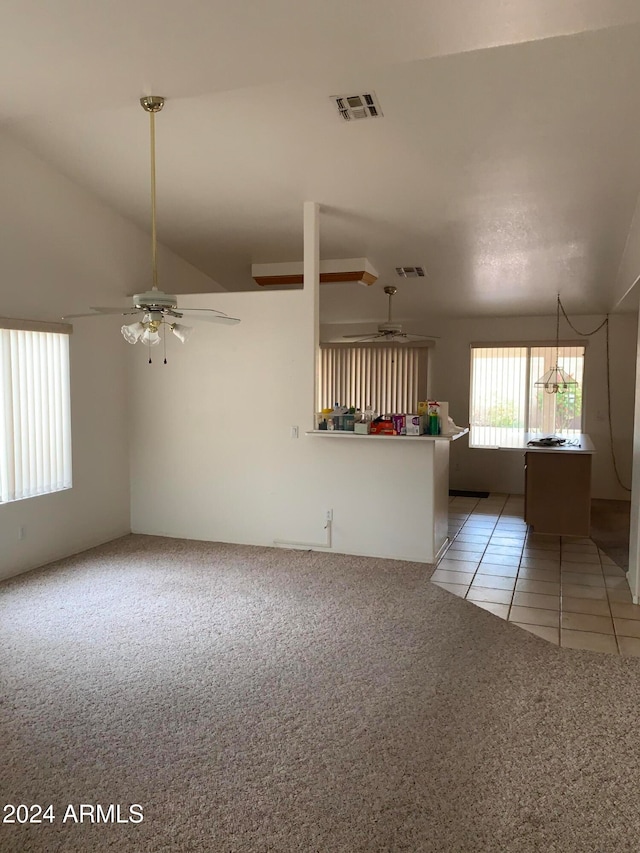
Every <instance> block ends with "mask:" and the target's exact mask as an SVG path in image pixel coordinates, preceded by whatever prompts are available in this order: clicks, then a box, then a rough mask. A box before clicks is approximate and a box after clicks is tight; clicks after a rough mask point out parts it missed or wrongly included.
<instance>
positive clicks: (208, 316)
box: [167, 308, 240, 326]
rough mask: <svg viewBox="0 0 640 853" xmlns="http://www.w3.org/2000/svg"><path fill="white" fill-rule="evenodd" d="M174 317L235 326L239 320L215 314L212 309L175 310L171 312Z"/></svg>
mask: <svg viewBox="0 0 640 853" xmlns="http://www.w3.org/2000/svg"><path fill="white" fill-rule="evenodd" d="M167 313H171V314H172V316H174V317H189V318H190V319H191V320H204V321H205V322H207V323H224V324H226V325H228V326H235V325H236V323H239V322H240V320H239V319H238V318H237V317H229V316H228V315H227V314H222V313H219V312H217V311H216V310H215V309H212V308H184V309H182V308H176V309H174V310H172V311H171V312H167Z"/></svg>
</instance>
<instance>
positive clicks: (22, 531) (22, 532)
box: [18, 527, 27, 542]
mask: <svg viewBox="0 0 640 853" xmlns="http://www.w3.org/2000/svg"><path fill="white" fill-rule="evenodd" d="M26 535H27V528H26V527H19V528H18V541H19V542H22V540H23V539H24V538H25V537H26Z"/></svg>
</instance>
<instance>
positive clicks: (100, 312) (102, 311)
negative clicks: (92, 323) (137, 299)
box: [62, 308, 142, 320]
mask: <svg viewBox="0 0 640 853" xmlns="http://www.w3.org/2000/svg"><path fill="white" fill-rule="evenodd" d="M141 313H142V311H139V310H138V309H137V308H132V309H131V310H130V311H127V310H126V309H122V308H108V309H107V308H96V309H95V310H94V311H92V312H91V313H89V314H65V315H64V317H63V318H62V319H63V320H75V319H76V318H77V317H106V316H107V315H108V314H120V316H122V317H128V316H131V315H133V314H141Z"/></svg>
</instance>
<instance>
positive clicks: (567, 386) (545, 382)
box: [534, 294, 578, 394]
mask: <svg viewBox="0 0 640 853" xmlns="http://www.w3.org/2000/svg"><path fill="white" fill-rule="evenodd" d="M559 354H560V294H558V302H557V309H556V363H555V366H554V367H552V368H551V370H547V372H546V373H545V374H544V376H541V377H540V379H538V381H537V382H535V383H534V385H535V386H536V388H544V390H545V391H546V392H547V394H564V392H565V391H569V390H573V389H574V388H576V387H577V385H578V383H577V382H576V380H575V379H574V378H573V376H571V374H570V373H567V372H566V370H563V369H562V368H561V367H560V365H559V360H560V355H559Z"/></svg>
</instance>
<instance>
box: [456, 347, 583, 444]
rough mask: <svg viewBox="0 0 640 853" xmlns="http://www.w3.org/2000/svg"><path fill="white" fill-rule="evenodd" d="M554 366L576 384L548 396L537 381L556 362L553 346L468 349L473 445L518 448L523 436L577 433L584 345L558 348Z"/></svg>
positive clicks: (579, 427)
mask: <svg viewBox="0 0 640 853" xmlns="http://www.w3.org/2000/svg"><path fill="white" fill-rule="evenodd" d="M557 361H558V367H560V368H562V369H563V370H565V371H566V372H567V373H568V374H569V375H570V376H571V378H572V379H574V380H575V381H576V382H577V385H572V386H569V388H568V389H567V390H566V391H565V392H563V393H557V394H550V393H548V392H547V391H545V389H544V388H541V387H540V386H536V384H535V383H536V382H537V381H538V380H539V379H540V377H542V376H543V375H544V374H545V373H546V372H547V371H548V370H550V369H551V368H553V367H554V366H555V364H556V347H555V346H534V345H522V346H483V345H473V346H472V347H471V400H470V413H469V421H470V434H469V444H470V446H472V447H517V446H519V444H520V443H521V441H522V434H523V433H524V432H532V433H538V434H541V435H549V434H552V433H562V434H564V435H578V434H579V433H581V432H582V384H583V372H584V347H583V346H567V345H564V346H560V347H559V349H558V352H557Z"/></svg>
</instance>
